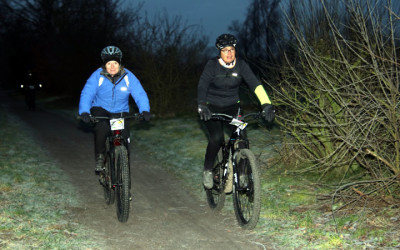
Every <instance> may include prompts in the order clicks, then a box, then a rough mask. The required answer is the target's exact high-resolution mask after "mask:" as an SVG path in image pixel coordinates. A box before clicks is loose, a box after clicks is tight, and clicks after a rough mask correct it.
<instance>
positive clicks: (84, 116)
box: [81, 112, 90, 123]
mask: <svg viewBox="0 0 400 250" xmlns="http://www.w3.org/2000/svg"><path fill="white" fill-rule="evenodd" d="M81 120H82V121H83V122H84V123H89V122H90V115H89V113H86V112H84V113H82V114H81Z"/></svg>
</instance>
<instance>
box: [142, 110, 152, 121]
mask: <svg viewBox="0 0 400 250" xmlns="http://www.w3.org/2000/svg"><path fill="white" fill-rule="evenodd" d="M142 115H143V118H144V120H145V121H146V122H148V121H150V117H151V114H150V112H147V111H143V112H142Z"/></svg>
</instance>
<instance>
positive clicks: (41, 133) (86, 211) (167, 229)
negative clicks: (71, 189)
mask: <svg viewBox="0 0 400 250" xmlns="http://www.w3.org/2000/svg"><path fill="white" fill-rule="evenodd" d="M3 101H4V100H3ZM9 107H10V109H11V111H12V112H13V113H14V114H16V115H18V116H20V118H21V119H22V120H23V121H24V122H26V123H27V124H28V125H29V126H30V127H32V129H33V130H34V131H35V135H34V136H35V137H36V138H37V140H38V144H39V145H41V146H42V147H45V148H46V149H47V150H48V151H49V152H50V154H51V156H52V158H54V159H55V160H56V161H57V162H59V165H60V166H61V168H62V169H63V170H64V171H65V173H66V174H67V175H68V176H69V177H70V181H71V183H72V184H73V185H75V186H76V187H77V189H78V190H79V193H78V195H79V197H78V199H79V200H80V201H81V202H80V204H81V205H80V206H78V207H73V208H70V211H71V213H70V214H69V216H70V218H69V219H70V221H72V222H78V223H80V224H83V225H85V226H86V227H88V228H91V229H93V230H94V231H95V232H96V235H95V237H96V238H97V239H98V241H99V242H101V244H102V245H103V246H104V247H102V249H230V250H232V249H264V248H265V247H264V246H263V245H262V244H260V243H258V242H256V241H255V240H254V239H252V238H253V237H252V236H251V235H249V233H248V232H247V231H243V230H242V229H241V228H240V227H238V226H237V224H236V222H235V220H234V218H233V216H232V217H228V218H227V217H225V216H222V215H218V214H216V215H214V214H213V213H212V212H210V211H209V209H208V207H207V204H206V202H205V200H198V199H196V198H195V197H194V196H193V195H191V194H190V193H188V192H187V191H186V190H184V189H183V188H182V186H183V185H182V183H181V181H180V180H177V179H176V178H174V177H173V176H171V175H170V174H168V173H167V172H166V171H164V170H162V169H161V168H160V167H159V166H158V165H157V162H155V161H154V160H152V159H150V158H149V156H146V155H144V154H143V153H142V152H141V151H140V148H138V147H136V145H135V144H134V143H133V145H132V147H131V156H132V160H131V167H132V181H133V187H132V194H133V196H134V199H133V202H132V203H131V213H130V217H129V220H128V222H127V223H120V222H118V220H117V218H116V212H115V205H113V206H108V205H106V204H105V202H104V198H103V192H102V189H101V187H100V185H99V183H98V177H97V176H96V175H95V174H94V172H93V168H94V152H93V151H94V150H93V149H94V146H93V134H92V133H91V132H88V131H84V130H82V129H81V128H80V126H79V124H78V123H74V122H71V121H68V120H65V119H63V118H62V117H59V116H57V115H54V114H51V113H48V112H46V111H44V110H40V108H39V110H37V111H36V112H32V111H28V110H27V108H26V107H25V106H24V103H23V102H21V103H12V105H11V104H10V105H9Z"/></svg>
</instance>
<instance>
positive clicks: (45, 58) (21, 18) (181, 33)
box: [0, 0, 208, 115]
mask: <svg viewBox="0 0 400 250" xmlns="http://www.w3.org/2000/svg"><path fill="white" fill-rule="evenodd" d="M0 13H1V14H0V15H1V16H2V18H1V19H0V23H1V28H0V33H1V39H0V45H1V48H2V50H1V52H0V53H1V54H0V56H1V58H2V60H1V62H0V64H1V65H0V66H1V69H2V72H1V73H2V76H3V77H2V80H1V83H2V85H3V86H4V87H17V86H18V84H19V82H20V81H21V79H23V76H24V75H25V74H26V73H27V72H28V71H31V72H33V73H34V74H36V75H37V76H38V77H39V78H40V79H41V80H42V82H43V83H44V86H45V90H46V91H47V92H48V93H50V94H57V95H65V96H70V97H71V99H70V100H71V101H76V100H77V99H78V98H79V94H80V91H81V89H82V86H83V85H84V83H85V81H86V79H87V78H88V77H89V75H90V74H91V73H92V72H93V71H94V70H95V69H96V68H97V67H99V66H100V65H101V61H100V51H101V49H102V48H103V47H105V46H107V45H110V44H113V45H117V46H119V47H120V48H121V49H122V51H123V53H124V55H123V64H124V66H126V67H127V68H129V69H131V70H132V71H133V72H134V73H135V74H136V75H137V76H138V78H139V79H140V80H141V82H142V83H143V85H144V87H145V89H146V90H147V91H148V93H149V96H150V99H151V103H152V111H153V112H155V113H158V114H163V115H174V114H175V113H182V112H185V111H187V110H185V108H189V107H190V106H189V105H188V104H192V107H191V108H193V106H194V104H195V91H196V84H197V81H198V76H199V72H200V68H201V66H200V65H201V64H202V63H203V62H204V60H205V58H204V55H205V51H206V45H207V44H208V40H207V38H206V37H204V36H202V35H201V32H199V30H200V27H197V26H188V25H186V24H185V23H184V22H183V21H182V20H181V18H180V17H175V18H172V19H171V18H169V17H168V16H167V13H160V14H159V15H158V16H157V17H156V18H155V19H154V18H153V17H151V21H150V18H148V17H147V16H145V14H144V12H143V11H142V10H141V4H137V5H134V6H133V5H129V6H127V3H126V2H124V1H120V0H96V1H94V0H82V1H65V0H19V1H13V0H1V1H0Z"/></svg>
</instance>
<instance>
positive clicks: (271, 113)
mask: <svg viewBox="0 0 400 250" xmlns="http://www.w3.org/2000/svg"><path fill="white" fill-rule="evenodd" d="M262 109H263V111H262V112H261V115H262V117H263V118H264V119H265V120H266V121H267V122H273V121H274V119H275V107H274V105H272V104H264V105H262Z"/></svg>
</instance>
